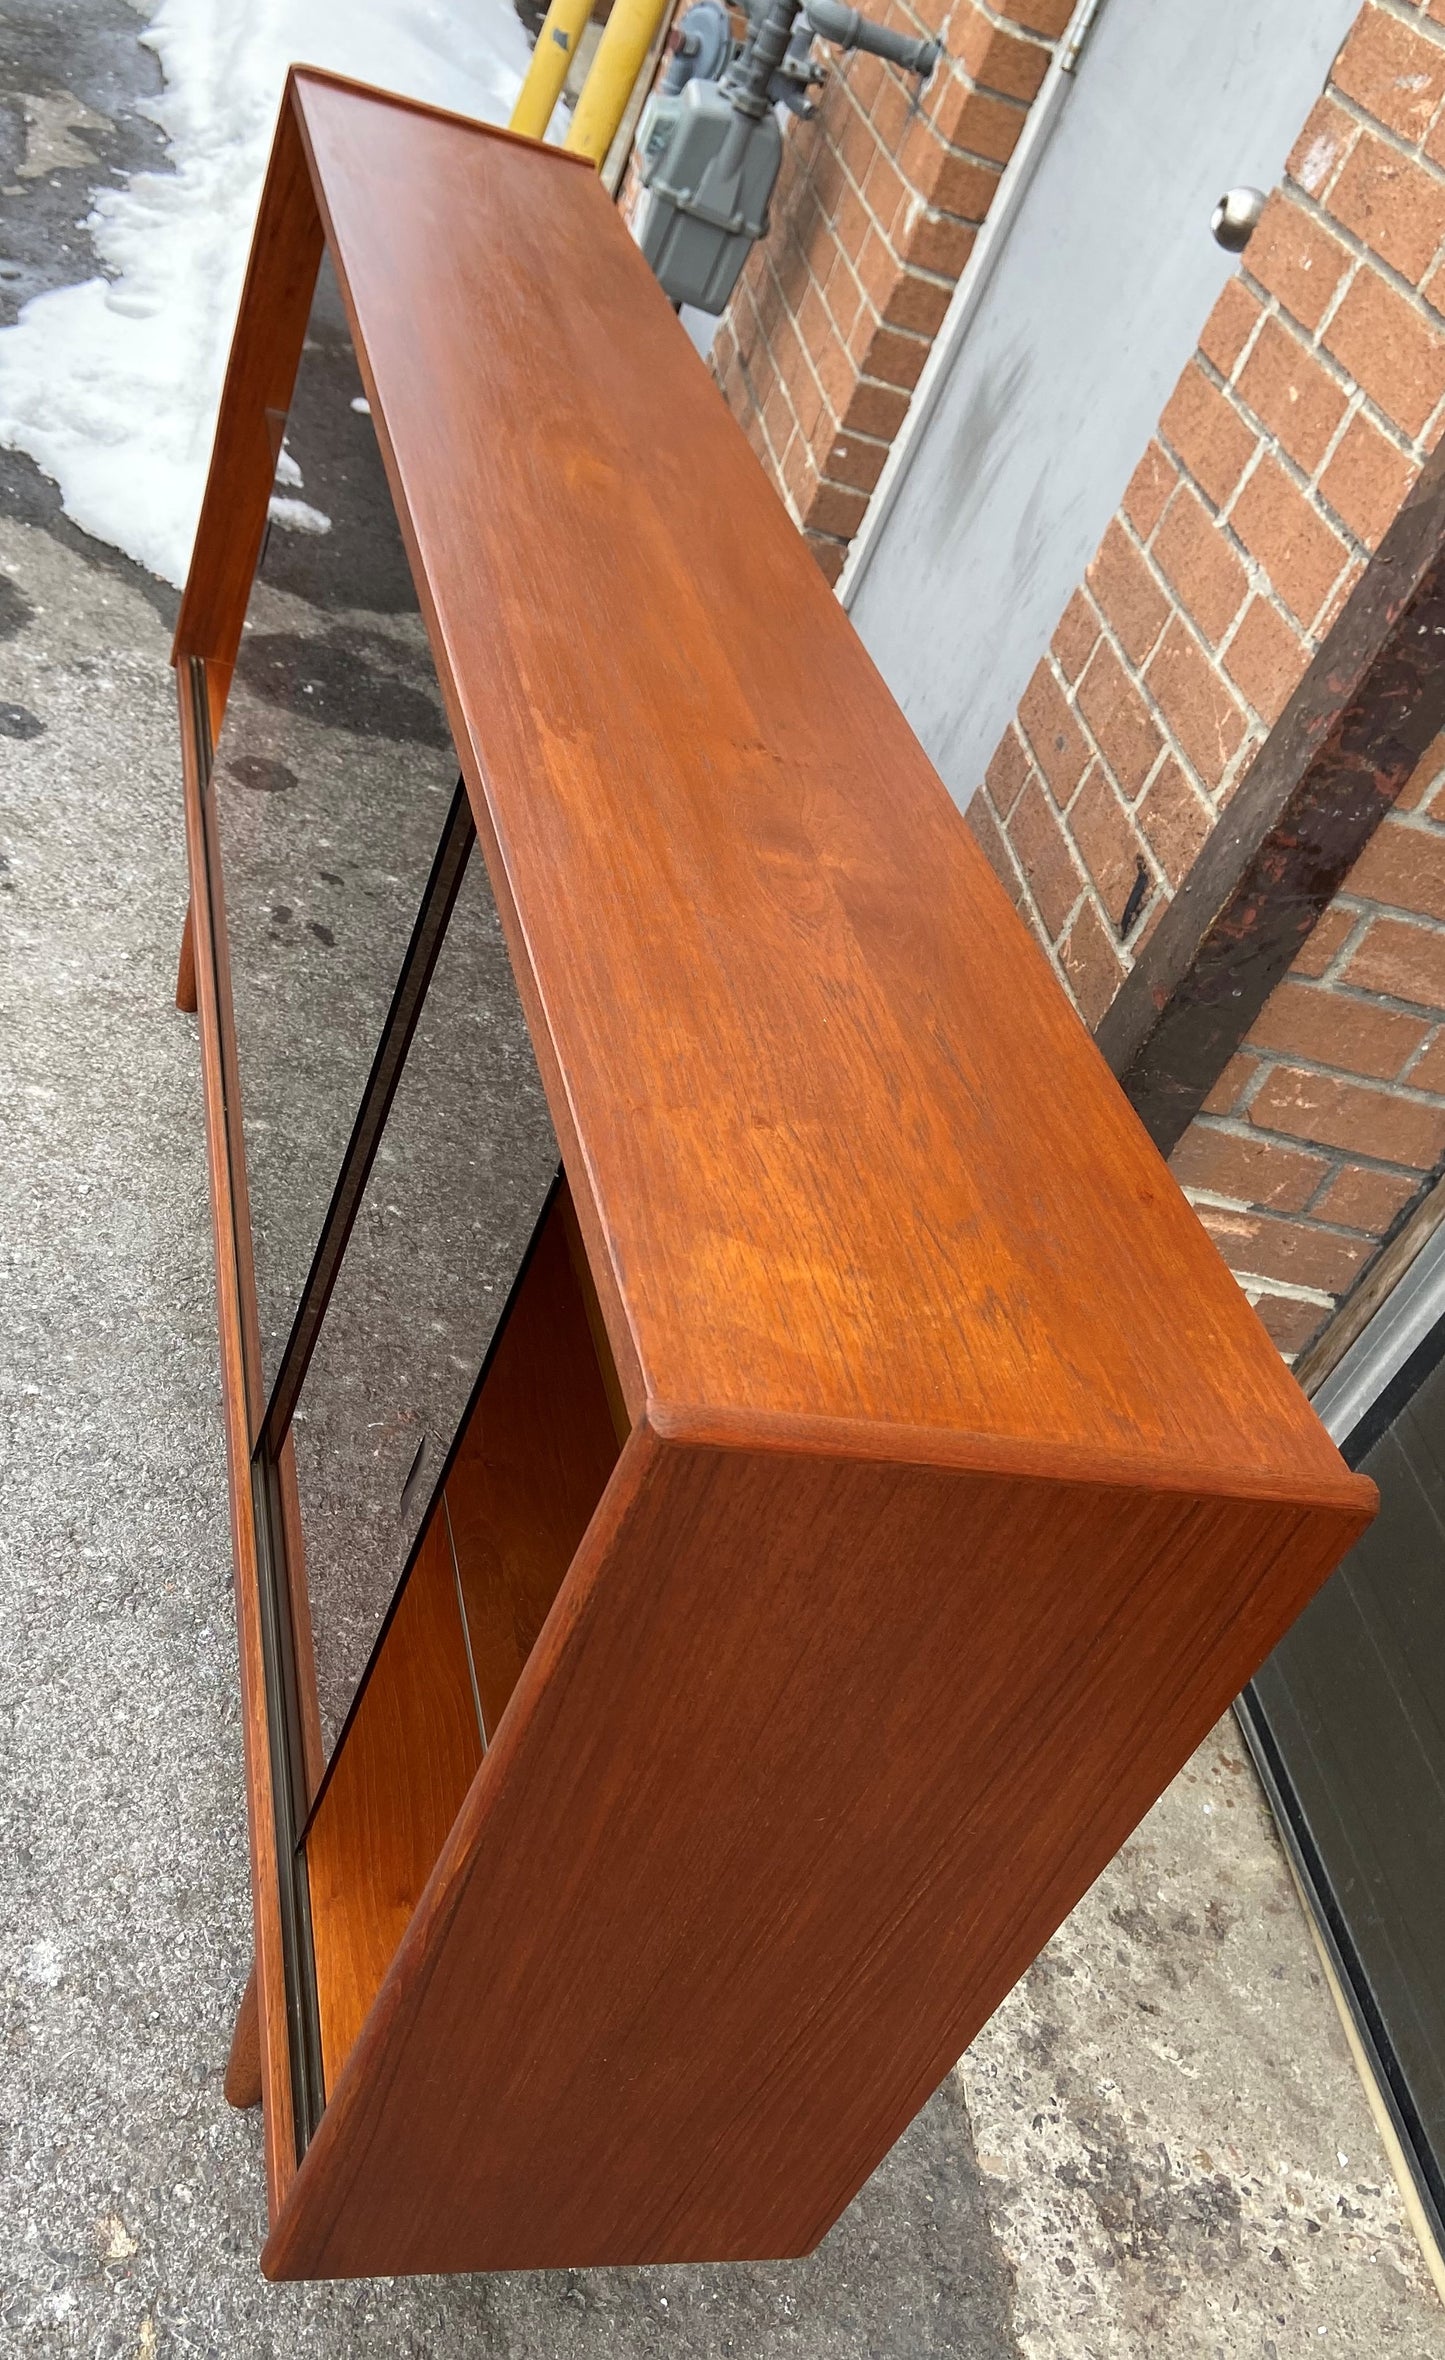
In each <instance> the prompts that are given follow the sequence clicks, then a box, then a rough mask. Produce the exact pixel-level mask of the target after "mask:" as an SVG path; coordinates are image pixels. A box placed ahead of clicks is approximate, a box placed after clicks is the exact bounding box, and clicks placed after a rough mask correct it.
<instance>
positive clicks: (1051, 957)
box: [974, 785, 1086, 1021]
mask: <svg viewBox="0 0 1445 2360" xmlns="http://www.w3.org/2000/svg"><path fill="white" fill-rule="evenodd" d="M974 792H975V794H979V795H984V796H985V797H986V799H987V801H988V808H989V811H990V814H991V815H992V817H993V820H994V824H995V825H996V826H997V828H998V831H999V834H1000V835H1001V836H1002V838H1003V841H1004V846H1005V849H1006V851H1007V853H1008V856H1009V859H1010V861H1011V863H1012V865H1013V867H1014V870H1015V871H1016V873H1017V876H1018V882H1019V892H1020V895H1021V897H1022V900H1023V901H1024V902H1025V903H1026V904H1027V910H1028V914H1029V919H1030V924H1031V929H1032V932H1033V937H1034V940H1035V941H1036V942H1037V944H1038V945H1039V948H1040V949H1041V950H1042V952H1043V953H1044V956H1045V957H1046V958H1047V960H1048V962H1049V965H1050V966H1051V967H1052V968H1053V971H1054V975H1055V978H1056V980H1057V981H1058V983H1059V985H1060V987H1061V989H1062V990H1063V991H1064V993H1065V994H1066V996H1067V998H1068V1000H1069V1002H1070V1004H1071V1006H1072V1007H1073V1009H1074V1012H1075V1014H1076V1015H1077V1016H1079V1018H1080V1020H1081V1021H1082V1019H1083V1011H1082V1009H1081V1008H1080V1007H1079V1002H1078V997H1077V994H1076V993H1075V991H1074V987H1073V985H1072V984H1071V983H1070V981H1069V978H1068V976H1067V974H1066V973H1065V971H1064V965H1063V961H1062V960H1061V959H1060V957H1059V954H1058V951H1057V949H1056V948H1055V944H1054V939H1053V936H1052V935H1051V934H1050V932H1049V929H1048V926H1047V925H1046V923H1045V921H1044V913H1043V911H1042V910H1041V909H1040V908H1039V905H1038V902H1037V900H1036V898H1035V895H1034V890H1033V887H1032V885H1031V884H1030V883H1029V879H1028V873H1027V871H1026V870H1025V868H1024V865H1023V862H1022V860H1021V859H1020V857H1019V855H1018V853H1017V852H1016V850H1015V849H1014V845H1013V842H1012V840H1011V838H1010V836H1009V833H1008V830H1007V828H1006V827H1005V826H1004V825H1003V823H1002V822H1001V821H1000V820H999V817H998V812H997V809H996V808H995V806H994V803H993V801H992V799H991V798H989V797H987V790H986V788H985V787H983V786H982V785H980V786H978V787H976V788H975V789H974ZM1085 898H1086V895H1085V894H1084V893H1082V892H1081V893H1080V894H1079V895H1078V896H1077V897H1076V898H1075V900H1074V901H1073V902H1072V903H1071V904H1070V907H1069V913H1068V916H1067V918H1066V919H1065V920H1064V923H1063V924H1062V925H1061V927H1060V928H1059V941H1060V942H1063V941H1064V940H1066V939H1067V936H1068V934H1069V931H1070V929H1071V927H1072V926H1073V924H1074V921H1075V919H1076V918H1077V916H1078V913H1079V908H1080V905H1081V903H1082V902H1083V901H1084V900H1085Z"/></svg>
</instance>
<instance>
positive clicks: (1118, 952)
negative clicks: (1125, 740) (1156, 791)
mask: <svg viewBox="0 0 1445 2360" xmlns="http://www.w3.org/2000/svg"><path fill="white" fill-rule="evenodd" d="M1043 660H1044V661H1045V662H1047V663H1048V664H1049V665H1050V666H1051V667H1052V668H1053V670H1054V673H1055V686H1056V687H1058V688H1060V690H1061V691H1062V693H1063V694H1064V695H1065V696H1067V695H1068V693H1069V692H1068V688H1067V685H1066V684H1065V683H1064V682H1063V680H1062V678H1061V676H1060V675H1059V670H1058V660H1057V658H1056V657H1055V655H1054V653H1053V650H1052V648H1050V649H1049V650H1048V651H1047V652H1046V655H1045V657H1044V659H1043ZM1085 669H1087V666H1086V667H1085ZM1081 677H1082V675H1081ZM1075 713H1076V717H1077V719H1078V723H1079V729H1080V733H1081V735H1082V736H1083V737H1084V740H1085V743H1086V745H1088V746H1092V748H1093V749H1094V759H1095V760H1096V761H1097V762H1098V763H1099V765H1100V767H1101V768H1102V770H1103V772H1104V776H1105V777H1106V779H1107V780H1108V782H1109V784H1110V786H1111V787H1112V788H1113V790H1114V793H1115V794H1116V796H1118V797H1119V800H1120V801H1121V802H1122V803H1123V804H1124V808H1125V810H1126V811H1128V810H1129V808H1130V807H1129V805H1128V803H1127V801H1126V800H1125V798H1124V795H1123V791H1122V789H1121V788H1120V786H1119V782H1118V780H1117V778H1116V777H1115V775H1114V772H1113V770H1112V768H1111V767H1110V765H1109V762H1108V759H1107V757H1106V755H1105V753H1104V751H1103V748H1102V747H1101V746H1100V745H1099V742H1098V740H1097V738H1096V737H1095V736H1094V733H1093V731H1092V729H1090V727H1089V724H1088V722H1087V720H1086V719H1085V717H1084V715H1083V714H1082V713H1079V712H1078V710H1077V707H1075ZM1015 726H1016V727H1017V729H1018V731H1019V734H1020V736H1021V737H1022V739H1023V741H1024V747H1025V751H1026V753H1027V756H1028V759H1029V762H1030V765H1031V766H1032V768H1033V770H1034V772H1035V774H1036V777H1037V780H1038V784H1039V787H1040V789H1041V791H1042V793H1043V795H1044V798H1045V800H1046V802H1047V803H1048V804H1049V806H1050V807H1051V809H1052V810H1053V812H1054V814H1055V817H1056V818H1057V820H1058V822H1059V832H1060V834H1061V835H1062V836H1063V838H1064V841H1065V844H1066V845H1067V847H1068V850H1069V852H1070V854H1071V855H1072V857H1073V859H1074V861H1075V863H1076V864H1077V866H1078V867H1079V868H1080V869H1082V871H1083V876H1084V890H1083V894H1082V896H1081V897H1080V899H1079V900H1077V901H1075V902H1074V903H1073V904H1072V906H1071V908H1070V910H1069V913H1068V916H1067V917H1066V918H1065V919H1064V920H1063V922H1062V923H1061V925H1060V927H1059V933H1058V940H1059V942H1061V943H1062V942H1064V941H1065V940H1066V939H1067V937H1068V936H1069V935H1070V934H1071V933H1072V931H1073V929H1074V927H1075V926H1076V925H1077V924H1078V921H1079V916H1080V912H1081V909H1082V906H1083V902H1084V901H1088V902H1090V904H1091V905H1092V907H1093V910H1094V914H1095V916H1096V917H1097V918H1098V920H1099V923H1100V925H1101V926H1102V928H1103V931H1104V934H1105V936H1106V937H1107V939H1108V942H1109V945H1110V947H1111V949H1112V950H1113V952H1114V954H1115V957H1116V958H1117V959H1118V961H1119V964H1120V965H1121V967H1122V968H1123V969H1124V972H1125V974H1126V975H1127V974H1129V973H1130V971H1131V969H1132V965H1133V961H1132V957H1131V956H1130V954H1129V946H1128V944H1127V943H1126V942H1124V941H1123V940H1122V939H1121V937H1120V934H1119V928H1118V923H1117V921H1116V919H1115V917H1114V915H1113V912H1112V911H1111V910H1110V909H1109V907H1108V905H1107V904H1106V902H1105V901H1104V898H1103V893H1102V891H1101V888H1100V886H1099V882H1098V880H1097V878H1096V877H1095V875H1094V872H1093V870H1092V869H1091V868H1090V866H1089V861H1088V856H1087V854H1086V853H1085V851H1084V848H1083V846H1082V844H1081V843H1080V842H1079V838H1078V834H1077V831H1076V830H1075V829H1073V828H1072V827H1070V828H1066V827H1065V826H1064V822H1065V820H1067V819H1069V818H1070V817H1071V816H1072V813H1073V810H1074V806H1075V805H1076V804H1077V802H1078V800H1079V797H1080V795H1081V794H1082V792H1083V790H1084V787H1085V786H1086V785H1087V783H1088V773H1089V765H1088V764H1087V763H1086V764H1085V767H1084V775H1083V777H1082V778H1080V780H1079V782H1078V784H1077V786H1076V787H1075V788H1074V789H1073V792H1072V793H1071V795H1070V797H1069V800H1068V802H1067V803H1064V804H1060V802H1059V800H1058V798H1057V796H1056V795H1055V794H1054V791H1053V789H1052V787H1051V786H1050V785H1049V782H1048V778H1047V775H1046V774H1045V773H1044V771H1043V769H1042V768H1041V766H1040V764H1039V760H1038V756H1037V754H1036V753H1035V752H1034V747H1033V741H1032V739H1031V738H1030V737H1029V734H1028V729H1027V725H1026V724H1025V723H1024V722H1022V721H1020V720H1018V719H1017V717H1016V719H1015ZM1168 752H1169V749H1168V747H1167V746H1161V747H1160V749H1159V752H1158V754H1157V755H1156V757H1155V759H1154V761H1153V762H1152V763H1151V764H1150V767H1149V775H1148V778H1147V780H1146V781H1145V784H1144V785H1143V786H1142V787H1141V788H1140V790H1139V795H1140V799H1141V800H1142V798H1143V797H1144V796H1145V795H1146V794H1147V793H1148V791H1149V787H1150V785H1151V784H1152V783H1153V780H1154V778H1155V777H1156V776H1157V774H1158V772H1159V770H1160V768H1161V767H1162V765H1163V763H1164V761H1165V759H1166V758H1167V755H1168ZM979 791H980V790H979V789H975V792H976V793H977V792H979ZM1022 799H1023V797H1022V793H1021V794H1020V797H1019V801H1020V802H1021V801H1022ZM991 808H992V806H991ZM1014 809H1015V811H1016V810H1017V809H1018V804H1017V803H1016V804H1015V805H1014ZM995 817H996V818H997V813H996V812H995ZM998 824H999V826H1000V828H1001V829H1002V830H1003V832H1004V834H1005V835H1007V832H1008V823H1007V822H1005V821H1001V820H1000V821H999V822H998ZM1010 849H1012V846H1010ZM1139 851H1140V854H1141V855H1142V856H1143V858H1144V860H1145V864H1146V866H1147V867H1150V868H1152V869H1153V870H1154V888H1155V890H1154V893H1151V894H1150V897H1149V900H1148V902H1147V903H1146V904H1145V907H1144V909H1143V910H1141V911H1140V913H1139V918H1138V921H1137V923H1136V925H1135V927H1134V929H1133V932H1134V934H1135V935H1136V936H1138V935H1140V934H1142V932H1143V929H1144V927H1145V925H1146V924H1147V923H1148V913H1149V911H1150V910H1152V908H1153V906H1154V900H1155V895H1156V894H1157V892H1158V891H1159V889H1160V887H1161V885H1165V884H1167V880H1166V879H1164V877H1163V873H1162V871H1161V870H1160V869H1159V867H1158V864H1157V862H1156V859H1155V854H1154V848H1153V846H1152V845H1151V844H1150V843H1149V842H1148V840H1147V838H1142V840H1141V841H1140V844H1139ZM1075 1004H1076V1005H1077V1002H1076V1003H1075Z"/></svg>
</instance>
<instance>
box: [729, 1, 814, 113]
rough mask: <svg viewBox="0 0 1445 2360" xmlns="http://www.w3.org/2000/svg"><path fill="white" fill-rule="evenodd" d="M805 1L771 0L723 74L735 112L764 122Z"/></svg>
mask: <svg viewBox="0 0 1445 2360" xmlns="http://www.w3.org/2000/svg"><path fill="white" fill-rule="evenodd" d="M800 5H801V0H768V5H767V8H766V9H765V11H764V13H763V16H762V18H761V20H760V22H759V23H758V24H757V25H755V27H754V29H753V31H752V33H751V34H750V35H749V37H748V39H747V41H746V42H745V43H744V44H743V47H742V49H741V50H740V51H739V53H738V55H737V56H736V57H735V58H734V60H733V62H732V64H731V65H730V66H729V68H728V70H727V72H726V73H725V74H724V76H723V81H722V86H723V90H724V92H725V93H726V95H727V97H728V100H729V101H730V103H731V106H732V109H733V112H734V114H735V115H743V116H746V117H747V119H748V120H749V121H750V122H753V123H761V121H762V119H763V117H764V115H765V114H766V113H767V111H768V108H769V106H770V104H771V103H772V102H771V100H770V99H769V97H768V85H769V83H770V82H771V81H772V78H773V76H774V74H775V73H776V72H777V70H778V68H779V66H780V65H781V64H782V62H783V59H784V58H785V57H786V56H787V54H788V43H789V42H790V41H791V40H792V38H793V27H794V25H795V24H796V23H797V21H798V14H799V9H800Z"/></svg>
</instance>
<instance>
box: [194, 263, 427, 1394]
mask: <svg viewBox="0 0 1445 2360" xmlns="http://www.w3.org/2000/svg"><path fill="white" fill-rule="evenodd" d="M358 405H359V406H358ZM456 771H457V765H456V756H455V753H454V751H453V748H452V743H451V736H450V732H449V729H448V726H447V721H446V715H445V712H444V709H443V706H442V700H441V693H440V690H439V688H438V686H437V682H436V677H435V673H434V670H433V667H432V661H431V655H430V652H429V649H428V646H427V640H426V634H425V630H424V628H423V625H422V621H421V616H420V614H419V612H418V610H417V603H416V596H415V592H414V589H413V586H412V581H411V575H410V570H409V568H408V565H407V561H406V554H405V549H404V547H403V544H402V539H401V533H400V529H399V527H398V525H397V522H396V517H395V513H394V511H393V508H392V504H391V499H390V495H389V492H388V489H387V484H386V478H385V474H384V471H383V468H382V464H381V457H380V453H379V450H378V448H377V443H376V436H375V431H374V429H373V427H372V424H371V419H370V416H369V414H368V413H367V411H366V408H365V403H364V400H363V397H362V392H361V380H360V376H359V374H358V372H357V368H356V362H355V358H354V355H353V353H352V349H351V343H350V339H349V336H348V333H347V330H346V325H345V321H344V317H343V315H342V311H341V306H340V301H339V297H338V295H337V291H336V286H335V282H334V279H333V278H332V276H331V273H330V270H329V267H324V268H323V272H322V276H321V279H320V281H319V283H318V288H317V294H316V300H315V302H314V304H313V307H312V313H311V319H310V322H309V325H308V328H307V335H306V345H305V350H304V352H303V355H302V360H301V366H300V370H299V372H298V376H297V381H296V389H295V395H294V398H293V401H292V406H291V410H290V412H289V414H288V416H287V418H286V421H285V440H284V442H283V443H281V445H280V447H279V457H278V465H277V476H276V496H275V498H274V499H273V501H272V504H271V523H270V525H269V528H268V531H267V535H266V541H265V546H264V548H263V550H262V555H261V562H260V565H259V567H258V569H257V575H256V580H255V583H254V586H253V589H252V594H251V600H250V605H249V607H248V610H247V615H246V622H245V628H244V631H243V634H242V639H241V646H240V650H239V653H238V657H237V662H236V668H235V673H234V676H233V679H232V682H231V687H230V693H229V698H228V701H227V707H226V714H225V720H224V724H223V726H222V729H221V733H220V741H219V744H218V746H217V749H216V758H215V765H214V782H215V784H214V793H215V808H216V815H217V826H218V833H219V841H220V851H221V871H222V885H223V891H224V897H225V914H226V930H227V937H228V947H229V957H230V990H231V1000H232V1018H233V1023H234V1029H235V1037H236V1057H237V1067H238V1074H239V1083H240V1098H241V1117H242V1127H243V1134H244V1140H245V1152H246V1173H247V1185H248V1193H249V1199H250V1206H249V1210H250V1226H251V1234H252V1241H253V1252H254V1260H255V1279H256V1296H257V1306H258V1313H259V1320H260V1335H261V1367H262V1374H263V1377H264V1380H265V1383H266V1385H267V1386H268V1387H269V1385H270V1384H271V1382H272V1380H273V1379H274V1376H275V1373H276V1368H277V1364H278V1362H279V1359H280V1355H281V1351H282V1349H283V1347H284V1345H285V1341H286V1337H287V1334H288V1333H289V1330H290V1326H291V1321H292V1318H293V1316H294V1313H295V1310H296V1305H297V1301H298V1298H299V1295H300V1292H301V1288H302V1286H303V1284H304V1282H305V1278H306V1273H307V1270H308V1269H309V1267H310V1263H311V1256H312V1253H313V1251H314V1249H315V1245H316V1240H317V1235H318V1233H319V1230H320V1227H321V1223H322V1220H323V1218H324V1216H325V1212H326V1207H327V1204H328V1203H329V1201H330V1197H331V1191H332V1187H333V1185H334V1183H335V1180H336V1175H337V1170H338V1167H339V1165H340V1162H341V1157H342V1154H343V1151H344V1149H345V1146H346V1142H347V1139H348V1137H349V1135H350V1131H351V1126H352V1123H353V1121H354V1119H355V1115H356V1111H357V1107H358V1104H359V1102H360V1098H361V1092H362V1089H363V1086H364V1084H365V1080H366V1076H367V1073H368V1071H369V1068H370V1064H371V1059H372V1055H373V1053H374V1050H375V1046H376V1040H377V1035H378V1033H379V1031H380V1028H381V1025H382V1021H383V1019H384V1017H385V1014H386V1010H387V1006H388V1003H389V1000H390V997H391V992H392V988H393V985H394V983H395V980H396V975H397V970H398V968H399V966H400V964H401V960H402V956H403V953H404V951H405V949H406V944H407V940H408V937H409V935H410V932H411V928H412V924H413V921H414V919H415V916H416V910H417V905H418V902H419V900H420V898H421V893H422V888H423V886H424V884H425V881H426V877H427V872H428V869H429V867H430V864H431V860H432V855H433V853H434V851H435V848H436V844H437V839H438V836H439V835H440V832H441V828H442V823H443V820H444V818H445V815H446V811H447V808H448V805H449V803H450V801H451V796H452V792H453V789H454V786H455V783H456Z"/></svg>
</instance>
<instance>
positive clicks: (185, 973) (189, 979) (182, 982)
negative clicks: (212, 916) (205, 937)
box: [176, 902, 196, 1016]
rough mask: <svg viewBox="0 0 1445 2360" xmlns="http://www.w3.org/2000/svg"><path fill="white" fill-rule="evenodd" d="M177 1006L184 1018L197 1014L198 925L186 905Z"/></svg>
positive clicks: (177, 984) (178, 969) (178, 976)
mask: <svg viewBox="0 0 1445 2360" xmlns="http://www.w3.org/2000/svg"><path fill="white" fill-rule="evenodd" d="M176 1006H177V1007H178V1008H179V1009H180V1011H181V1013H182V1015H184V1016H194V1015H195V1013H196V924H195V913H194V911H193V910H192V908H191V905H190V903H189V902H187V903H186V922H185V924H184V926H183V927H182V928H181V956H180V964H179V965H178V967H177V969H176Z"/></svg>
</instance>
